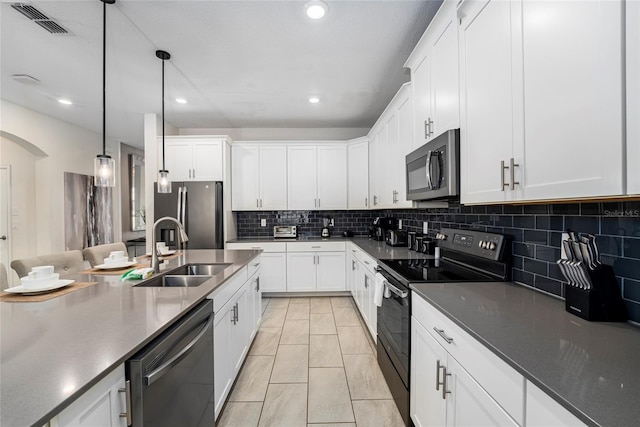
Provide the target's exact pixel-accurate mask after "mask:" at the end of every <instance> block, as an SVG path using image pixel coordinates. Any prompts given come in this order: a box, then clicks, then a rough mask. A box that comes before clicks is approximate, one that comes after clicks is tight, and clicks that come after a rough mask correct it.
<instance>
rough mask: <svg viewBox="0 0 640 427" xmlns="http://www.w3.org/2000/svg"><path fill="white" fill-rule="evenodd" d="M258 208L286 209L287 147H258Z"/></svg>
mask: <svg viewBox="0 0 640 427" xmlns="http://www.w3.org/2000/svg"><path fill="white" fill-rule="evenodd" d="M260 208H261V209H263V210H270V211H273V210H285V209H287V147H285V146H282V147H260Z"/></svg>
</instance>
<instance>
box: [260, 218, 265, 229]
mask: <svg viewBox="0 0 640 427" xmlns="http://www.w3.org/2000/svg"><path fill="white" fill-rule="evenodd" d="M266 226H267V220H266V219H265V218H262V219H261V220H260V227H266Z"/></svg>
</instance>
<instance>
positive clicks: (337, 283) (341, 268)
mask: <svg viewBox="0 0 640 427" xmlns="http://www.w3.org/2000/svg"><path fill="white" fill-rule="evenodd" d="M316 259H317V261H316V262H317V282H316V283H317V285H316V289H317V290H318V291H345V290H346V289H347V286H346V279H345V259H346V255H345V253H344V252H321V253H317V254H316Z"/></svg>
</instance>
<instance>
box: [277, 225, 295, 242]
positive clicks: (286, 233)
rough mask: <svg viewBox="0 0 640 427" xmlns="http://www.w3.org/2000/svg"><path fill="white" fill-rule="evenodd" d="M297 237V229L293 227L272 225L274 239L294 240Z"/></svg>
mask: <svg viewBox="0 0 640 427" xmlns="http://www.w3.org/2000/svg"><path fill="white" fill-rule="evenodd" d="M296 237H298V227H297V226H295V225H274V226H273V238H274V239H295V238H296Z"/></svg>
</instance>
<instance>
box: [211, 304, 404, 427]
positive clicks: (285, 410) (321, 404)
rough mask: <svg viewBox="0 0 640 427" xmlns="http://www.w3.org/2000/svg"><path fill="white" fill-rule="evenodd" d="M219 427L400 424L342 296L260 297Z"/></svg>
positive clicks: (370, 348) (369, 346)
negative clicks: (257, 323)
mask: <svg viewBox="0 0 640 427" xmlns="http://www.w3.org/2000/svg"><path fill="white" fill-rule="evenodd" d="M263 309H264V316H263V320H262V325H261V327H260V330H259V331H258V334H257V335H256V338H255V341H254V342H253V345H252V347H251V349H250V350H249V354H248V355H247V359H246V361H245V363H244V366H243V367H242V370H241V371H240V374H239V376H238V379H237V381H236V384H235V385H234V388H233V390H232V391H231V394H230V395H229V399H228V401H227V404H226V406H225V408H224V410H223V412H222V414H221V415H220V418H219V419H218V422H217V424H216V425H217V426H219V427H256V426H277V427H293V426H302V427H320V426H323V427H326V426H339V427H348V426H360V427H365V426H366V427H377V426H380V427H396V426H397V427H402V426H403V423H402V418H401V417H400V413H399V412H398V409H397V408H396V405H395V403H394V401H393V398H392V397H391V394H390V393H389V388H388V387H387V384H386V382H385V380H384V378H383V377H382V372H381V371H380V368H379V367H378V363H377V360H376V356H375V345H374V343H373V341H372V340H371V339H370V337H369V335H368V332H367V331H366V330H365V329H364V327H363V323H362V321H361V318H360V314H359V313H358V310H357V308H356V307H355V305H354V303H353V300H352V299H351V298H350V297H313V298H271V299H264V300H263Z"/></svg>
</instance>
